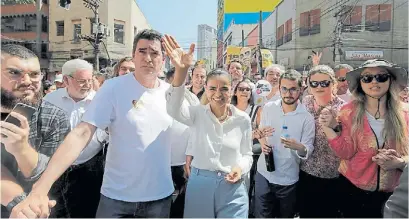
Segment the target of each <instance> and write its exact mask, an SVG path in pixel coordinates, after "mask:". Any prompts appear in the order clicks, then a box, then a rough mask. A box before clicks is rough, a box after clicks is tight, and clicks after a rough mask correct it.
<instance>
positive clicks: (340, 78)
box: [337, 77, 347, 82]
mask: <svg viewBox="0 0 409 219" xmlns="http://www.w3.org/2000/svg"><path fill="white" fill-rule="evenodd" d="M346 80H347V78H346V77H338V78H337V81H339V82H344V81H346Z"/></svg>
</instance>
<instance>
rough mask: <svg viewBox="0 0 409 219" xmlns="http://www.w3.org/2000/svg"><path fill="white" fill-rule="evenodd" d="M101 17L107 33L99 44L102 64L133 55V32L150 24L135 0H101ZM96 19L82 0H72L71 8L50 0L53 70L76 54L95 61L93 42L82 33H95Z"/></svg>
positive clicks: (75, 56)
mask: <svg viewBox="0 0 409 219" xmlns="http://www.w3.org/2000/svg"><path fill="white" fill-rule="evenodd" d="M99 20H100V23H102V24H104V26H105V27H106V28H105V29H106V33H107V36H106V38H105V39H103V43H101V44H100V53H99V62H100V68H104V67H106V66H108V65H112V64H114V63H115V62H116V61H118V60H119V59H121V58H123V57H125V56H131V55H132V48H133V45H132V44H133V38H134V36H135V35H136V34H137V33H138V31H140V30H142V29H149V28H150V26H149V24H148V22H147V20H146V18H145V16H144V15H143V13H142V12H141V10H140V9H139V7H138V5H137V4H136V1H135V0H115V1H108V0H104V1H102V3H101V4H100V7H99ZM93 23H94V13H93V12H92V10H90V9H89V8H86V7H85V6H84V4H83V2H82V1H72V2H71V5H70V9H69V10H65V9H64V8H61V7H60V6H59V5H58V4H57V1H50V22H49V26H50V36H49V38H50V46H49V50H50V53H51V59H50V66H49V68H50V71H52V72H58V71H61V67H62V65H63V64H64V63H65V62H66V61H68V60H70V59H73V58H83V59H86V60H87V61H89V62H91V63H94V48H93V46H92V45H91V43H89V42H88V41H86V40H81V38H80V37H79V36H80V35H92V33H93V28H95V26H94V27H93V25H92V24H93Z"/></svg>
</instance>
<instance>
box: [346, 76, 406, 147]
mask: <svg viewBox="0 0 409 219" xmlns="http://www.w3.org/2000/svg"><path fill="white" fill-rule="evenodd" d="M352 94H353V95H354V96H355V99H354V100H353V101H352V103H353V104H354V106H355V108H356V114H355V115H354V117H353V118H352V133H356V131H357V130H359V129H363V121H364V120H363V118H364V116H365V112H366V110H365V103H366V98H367V97H366V95H365V93H364V91H363V90H362V87H361V84H360V82H358V83H357V86H356V87H354V88H353V89H352ZM398 94H399V85H398V82H397V81H396V80H395V79H392V78H391V79H390V86H389V89H388V91H387V93H386V112H385V126H384V128H383V133H382V134H383V136H384V137H385V138H388V140H392V141H394V142H395V143H396V151H397V152H398V153H399V154H400V155H407V154H408V136H406V131H407V129H408V127H407V124H406V122H405V119H404V115H403V113H402V110H403V109H404V107H403V104H402V102H401V101H400V100H399V95H398Z"/></svg>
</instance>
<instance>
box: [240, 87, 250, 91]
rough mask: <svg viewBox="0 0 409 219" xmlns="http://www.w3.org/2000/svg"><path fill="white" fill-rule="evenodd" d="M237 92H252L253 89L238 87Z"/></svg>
mask: <svg viewBox="0 0 409 219" xmlns="http://www.w3.org/2000/svg"><path fill="white" fill-rule="evenodd" d="M237 90H239V91H241V92H244V91H247V92H249V91H251V89H250V88H248V87H238V88H237Z"/></svg>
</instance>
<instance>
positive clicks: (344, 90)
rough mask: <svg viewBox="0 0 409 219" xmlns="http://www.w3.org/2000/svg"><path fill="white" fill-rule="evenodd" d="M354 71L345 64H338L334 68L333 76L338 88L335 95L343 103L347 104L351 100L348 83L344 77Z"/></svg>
mask: <svg viewBox="0 0 409 219" xmlns="http://www.w3.org/2000/svg"><path fill="white" fill-rule="evenodd" d="M352 70H354V68H352V66H350V65H347V64H339V65H337V66H335V68H334V71H335V76H336V78H337V81H338V86H337V89H338V91H337V95H338V97H339V98H341V99H343V100H344V101H345V102H348V101H349V100H350V99H351V95H352V94H351V93H350V92H349V90H348V82H347V79H346V75H347V73H348V72H350V71H352Z"/></svg>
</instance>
